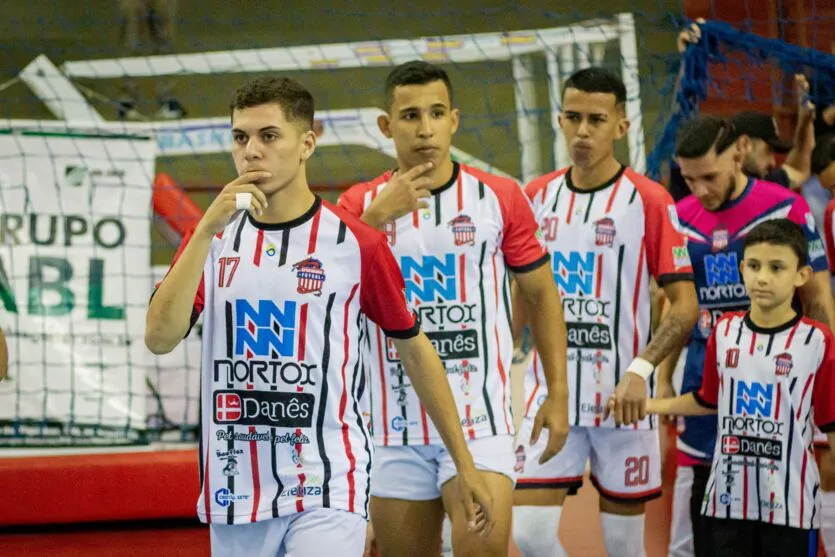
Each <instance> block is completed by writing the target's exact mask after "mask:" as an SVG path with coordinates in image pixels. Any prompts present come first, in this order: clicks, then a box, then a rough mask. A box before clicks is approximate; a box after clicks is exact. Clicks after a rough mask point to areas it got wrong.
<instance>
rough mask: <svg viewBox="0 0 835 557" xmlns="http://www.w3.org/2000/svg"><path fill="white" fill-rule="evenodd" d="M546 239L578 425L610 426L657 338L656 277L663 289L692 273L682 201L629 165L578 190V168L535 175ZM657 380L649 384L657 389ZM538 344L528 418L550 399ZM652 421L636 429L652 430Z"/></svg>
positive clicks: (572, 413) (528, 381) (532, 193)
mask: <svg viewBox="0 0 835 557" xmlns="http://www.w3.org/2000/svg"><path fill="white" fill-rule="evenodd" d="M525 191H526V193H527V195H528V197H529V198H530V199H531V201H532V203H533V209H534V214H535V215H536V218H537V220H538V221H539V224H540V227H541V230H542V235H543V239H544V241H545V243H546V245H547V247H548V251H549V252H551V254H552V259H551V262H552V266H553V273H554V280H555V281H556V283H557V286H558V288H559V291H560V296H561V297H562V306H563V314H564V316H565V321H566V327H567V331H568V391H569V402H570V406H569V420H570V421H569V423H570V424H571V425H573V426H587V427H589V426H591V427H601V426H603V427H614V419H613V418H609V420H608V421H606V422H602V423H601V413H602V410H603V408H602V405H603V403H604V402H605V401H606V400H607V399H608V398H609V396H610V395H611V394H612V392H613V391H614V389H615V385H617V383H618V381H620V378H621V376H622V375H623V373H625V372H626V366H628V365H629V363H630V362H631V361H632V360H633V359H634V358H635V357H636V356H638V355H640V354H641V352H642V351H643V350H644V348H645V347H646V345H647V342H648V341H649V336H650V326H651V323H650V301H651V300H650V279H651V278H655V280H656V281H657V282H658V284H659V285H661V286H664V285H666V284H669V283H671V282H674V281H679V280H687V281H692V280H693V270H692V268H691V266H690V258H689V257H688V253H687V247H686V244H685V240H684V237H683V236H682V234H681V233H680V232H679V230H678V226H677V224H678V220H677V218H676V212H675V206H674V205H673V200H672V198H671V197H670V195H669V194H668V193H667V191H666V190H665V189H664V188H663V187H662V186H661V185H659V184H656V183H655V182H653V181H652V180H650V179H649V178H646V177H644V176H641V175H640V174H637V173H636V172H634V171H632V170H631V169H629V168H624V169H623V170H622V171H621V172H619V173H618V174H617V175H616V176H615V177H614V178H613V179H612V180H610V181H609V182H608V183H606V184H603V185H601V186H600V187H598V188H596V189H594V190H588V191H587V190H579V189H576V188H575V187H574V186H573V185H572V182H571V175H570V170H569V169H563V170H558V171H556V172H552V173H551V174H547V175H545V176H542V177H541V178H538V179H536V180H534V181H533V182H531V183H530V184H529V185H528V187H527V188H526V189H525ZM652 388H653V381H652V380H650V382H649V389H650V391H652ZM546 395H547V392H546V384H545V377H544V375H543V370H542V365H541V362H540V360H539V354H538V353H537V352H536V351H535V352H534V355H533V360H532V363H531V367H530V369H529V370H528V373H527V374H526V376H525V416H533V415H535V414H536V411H537V410H538V409H539V406H540V405H541V404H542V401H544V400H545V396H546ZM653 426H654V421H653V419H652V418H647V419H645V420H643V421H642V422H641V423H640V424H638V425H637V426H636V428H652V427H653Z"/></svg>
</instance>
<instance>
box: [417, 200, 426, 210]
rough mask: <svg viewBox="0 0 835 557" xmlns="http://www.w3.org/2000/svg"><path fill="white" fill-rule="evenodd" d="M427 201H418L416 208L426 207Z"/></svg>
mask: <svg viewBox="0 0 835 557" xmlns="http://www.w3.org/2000/svg"><path fill="white" fill-rule="evenodd" d="M428 208H429V203H428V202H426V201H418V209H428Z"/></svg>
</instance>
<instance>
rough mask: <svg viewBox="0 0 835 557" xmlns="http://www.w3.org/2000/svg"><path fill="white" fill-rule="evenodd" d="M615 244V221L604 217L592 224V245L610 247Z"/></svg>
mask: <svg viewBox="0 0 835 557" xmlns="http://www.w3.org/2000/svg"><path fill="white" fill-rule="evenodd" d="M614 242H615V221H614V220H612V219H611V218H609V217H604V218H602V219H600V220H599V221H597V222H595V223H594V243H595V245H598V246H607V247H612V244H614Z"/></svg>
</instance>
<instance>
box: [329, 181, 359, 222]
mask: <svg viewBox="0 0 835 557" xmlns="http://www.w3.org/2000/svg"><path fill="white" fill-rule="evenodd" d="M365 192H366V188H365V187H364V184H357V185H356V186H351V187H350V188H348V190H347V191H345V192H344V193H343V194H342V195H340V196H339V199H338V200H337V202H336V203H337V205H339V206H340V207H342V208H343V209H345V210H346V211H348V212H349V213H351V214H352V215H354V216H355V217H357V218H360V217H361V216H362V212H363V198H364V197H365Z"/></svg>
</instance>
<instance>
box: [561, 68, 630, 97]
mask: <svg viewBox="0 0 835 557" xmlns="http://www.w3.org/2000/svg"><path fill="white" fill-rule="evenodd" d="M568 88H571V89H577V90H578V91H583V92H584V93H609V94H611V95H614V96H615V103H616V104H619V105H620V104H623V103H625V102H626V86H625V85H624V84H623V80H621V79H620V78H619V77H618V76H616V75H615V74H613V73H612V72H610V71H609V70H607V69H605V68H586V69H584V70H580V71H578V72H574V73H573V74H571V76H570V77H569V78H568V79H567V80H566V81H565V84H564V85H563V86H562V96H563V97H565V90H566V89H568Z"/></svg>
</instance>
